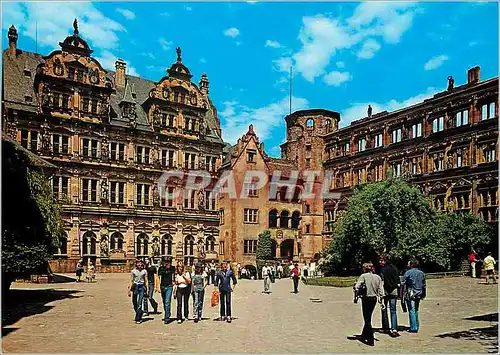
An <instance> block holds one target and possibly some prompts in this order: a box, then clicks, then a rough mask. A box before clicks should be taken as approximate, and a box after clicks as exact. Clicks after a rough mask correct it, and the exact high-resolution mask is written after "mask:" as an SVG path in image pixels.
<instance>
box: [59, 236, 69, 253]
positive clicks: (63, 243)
mask: <svg viewBox="0 0 500 355" xmlns="http://www.w3.org/2000/svg"><path fill="white" fill-rule="evenodd" d="M59 254H60V255H67V254H68V234H66V233H64V235H63V236H61V237H60V239H59Z"/></svg>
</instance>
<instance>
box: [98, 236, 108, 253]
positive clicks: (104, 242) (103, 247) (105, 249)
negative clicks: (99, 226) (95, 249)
mask: <svg viewBox="0 0 500 355" xmlns="http://www.w3.org/2000/svg"><path fill="white" fill-rule="evenodd" d="M100 247H101V257H103V256H104V257H106V256H108V255H109V246H108V238H106V237H102V239H101V244H100Z"/></svg>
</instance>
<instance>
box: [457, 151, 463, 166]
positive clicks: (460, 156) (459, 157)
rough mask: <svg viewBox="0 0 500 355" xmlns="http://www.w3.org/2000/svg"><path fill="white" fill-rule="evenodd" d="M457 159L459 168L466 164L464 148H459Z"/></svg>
mask: <svg viewBox="0 0 500 355" xmlns="http://www.w3.org/2000/svg"><path fill="white" fill-rule="evenodd" d="M455 160H456V164H455V166H456V167H457V168H461V167H462V166H463V165H464V161H463V152H462V149H457V151H456V153H455Z"/></svg>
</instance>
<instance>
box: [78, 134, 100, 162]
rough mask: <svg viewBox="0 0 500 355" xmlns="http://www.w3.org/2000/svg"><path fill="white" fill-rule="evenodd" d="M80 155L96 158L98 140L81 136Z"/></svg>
mask: <svg viewBox="0 0 500 355" xmlns="http://www.w3.org/2000/svg"><path fill="white" fill-rule="evenodd" d="M82 148H83V149H82V155H83V156H84V157H88V158H97V157H98V149H99V141H98V140H97V139H91V138H83V139H82Z"/></svg>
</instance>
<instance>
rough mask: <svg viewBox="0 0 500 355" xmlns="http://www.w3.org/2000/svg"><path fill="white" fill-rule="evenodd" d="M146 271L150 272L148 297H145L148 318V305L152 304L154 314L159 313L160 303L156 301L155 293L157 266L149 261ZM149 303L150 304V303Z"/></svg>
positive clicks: (145, 312)
mask: <svg viewBox="0 0 500 355" xmlns="http://www.w3.org/2000/svg"><path fill="white" fill-rule="evenodd" d="M146 271H147V272H148V293H147V297H144V314H145V315H146V316H147V315H148V314H149V311H148V303H149V302H150V303H151V306H152V307H153V313H154V314H156V313H158V303H157V302H156V301H155V299H154V292H155V288H156V287H155V286H156V285H155V275H156V272H157V270H156V266H154V265H153V264H152V263H151V261H148V262H147V264H146ZM148 301H149V302H148Z"/></svg>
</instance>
